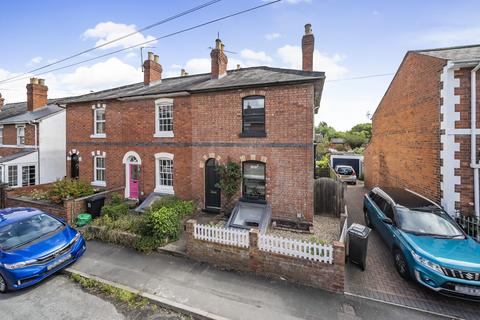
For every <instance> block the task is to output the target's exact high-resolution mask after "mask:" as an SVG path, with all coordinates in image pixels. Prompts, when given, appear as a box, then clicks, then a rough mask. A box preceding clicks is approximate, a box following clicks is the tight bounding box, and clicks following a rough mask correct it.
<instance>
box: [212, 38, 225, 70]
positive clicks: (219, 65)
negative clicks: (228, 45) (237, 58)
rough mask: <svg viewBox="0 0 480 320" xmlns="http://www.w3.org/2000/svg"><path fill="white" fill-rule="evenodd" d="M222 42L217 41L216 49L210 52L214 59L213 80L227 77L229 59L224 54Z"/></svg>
mask: <svg viewBox="0 0 480 320" xmlns="http://www.w3.org/2000/svg"><path fill="white" fill-rule="evenodd" d="M224 47H225V45H224V44H223V43H222V40H220V39H217V40H215V48H214V49H212V52H210V58H211V59H212V79H220V78H223V77H224V76H226V75H227V64H228V58H227V56H226V55H225V52H224Z"/></svg>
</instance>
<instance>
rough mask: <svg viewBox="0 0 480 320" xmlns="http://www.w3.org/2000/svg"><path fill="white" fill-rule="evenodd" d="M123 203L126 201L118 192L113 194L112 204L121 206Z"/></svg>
mask: <svg viewBox="0 0 480 320" xmlns="http://www.w3.org/2000/svg"><path fill="white" fill-rule="evenodd" d="M123 202H124V199H123V197H122V196H121V195H120V194H119V193H117V192H113V193H112V198H111V199H110V204H121V203H123Z"/></svg>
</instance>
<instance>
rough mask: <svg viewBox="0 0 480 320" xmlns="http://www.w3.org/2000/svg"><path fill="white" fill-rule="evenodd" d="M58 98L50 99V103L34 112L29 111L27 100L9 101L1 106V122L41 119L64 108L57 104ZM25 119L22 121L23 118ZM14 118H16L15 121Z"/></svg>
mask: <svg viewBox="0 0 480 320" xmlns="http://www.w3.org/2000/svg"><path fill="white" fill-rule="evenodd" d="M56 101H57V100H56V99H50V100H48V105H47V106H45V107H42V108H40V109H37V110H35V111H33V112H28V111H27V102H26V101H24V102H14V103H7V104H6V105H4V106H3V107H1V108H0V123H2V124H6V123H24V122H28V121H31V120H40V119H41V118H44V117H46V116H49V115H51V114H54V113H56V112H59V111H61V110H62V109H61V108H60V107H58V106H57V105H55V103H56ZM22 118H23V119H24V121H22V120H21V119H22ZM12 119H15V121H13V120H12Z"/></svg>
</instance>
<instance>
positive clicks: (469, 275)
mask: <svg viewBox="0 0 480 320" xmlns="http://www.w3.org/2000/svg"><path fill="white" fill-rule="evenodd" d="M363 210H364V214H365V223H366V224H367V225H368V226H369V227H371V228H373V229H375V230H376V231H377V232H378V233H379V234H380V236H381V237H382V238H383V240H384V241H385V243H386V244H387V246H388V247H389V248H390V250H391V252H392V255H393V261H394V264H395V268H396V269H397V271H398V273H399V274H400V276H402V277H403V278H405V279H408V278H411V279H414V280H415V281H417V282H418V283H420V284H421V285H424V286H426V287H428V288H430V289H432V290H434V291H437V292H440V293H443V294H447V295H453V296H458V297H462V298H468V299H475V300H478V299H480V244H479V243H477V242H476V241H475V240H473V239H472V238H471V237H469V236H468V235H466V234H465V232H464V231H463V230H462V229H461V228H460V226H459V225H458V224H457V223H456V222H455V221H454V220H453V219H452V218H451V217H450V216H449V215H448V214H447V213H446V212H445V211H444V210H443V209H442V207H441V206H439V205H438V204H436V203H434V202H433V201H430V200H429V199H427V198H425V197H423V196H421V195H419V194H417V193H415V192H413V191H410V190H407V189H390V188H384V189H380V188H378V187H377V188H374V189H373V190H372V191H370V192H369V193H368V194H366V195H365V197H364V203H363Z"/></svg>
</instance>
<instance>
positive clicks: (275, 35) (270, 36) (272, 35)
mask: <svg viewBox="0 0 480 320" xmlns="http://www.w3.org/2000/svg"><path fill="white" fill-rule="evenodd" d="M278 38H280V33H278V32H272V33H267V34H266V35H265V39H267V40H275V39H278Z"/></svg>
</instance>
